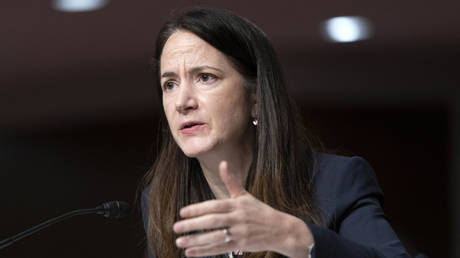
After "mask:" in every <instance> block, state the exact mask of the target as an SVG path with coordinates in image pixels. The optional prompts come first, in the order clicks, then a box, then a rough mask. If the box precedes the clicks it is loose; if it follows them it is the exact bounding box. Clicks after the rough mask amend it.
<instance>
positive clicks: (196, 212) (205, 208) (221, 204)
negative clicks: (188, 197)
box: [180, 200, 233, 218]
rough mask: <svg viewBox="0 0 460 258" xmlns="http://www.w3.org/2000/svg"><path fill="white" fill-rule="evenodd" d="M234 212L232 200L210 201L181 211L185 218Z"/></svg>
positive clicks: (192, 205)
mask: <svg viewBox="0 0 460 258" xmlns="http://www.w3.org/2000/svg"><path fill="white" fill-rule="evenodd" d="M232 210H233V205H232V202H231V201H230V200H210V201H205V202H200V203H196V204H191V205H189V206H187V207H184V208H182V209H181V210H180V215H181V217H183V218H191V217H198V216H202V215H205V214H209V213H227V212H231V211H232Z"/></svg>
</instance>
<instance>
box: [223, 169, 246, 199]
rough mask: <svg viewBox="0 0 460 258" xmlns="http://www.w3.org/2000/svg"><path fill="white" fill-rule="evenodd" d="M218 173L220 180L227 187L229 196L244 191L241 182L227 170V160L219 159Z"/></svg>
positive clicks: (237, 194)
mask: <svg viewBox="0 0 460 258" xmlns="http://www.w3.org/2000/svg"><path fill="white" fill-rule="evenodd" d="M219 174H220V178H221V179H222V182H224V184H225V186H226V187H227V191H228V193H229V194H230V197H231V198H236V197H238V196H240V195H242V194H243V193H245V190H244V187H243V185H242V183H241V182H240V181H239V180H238V178H236V177H235V176H234V175H233V174H232V173H230V172H229V171H228V163H227V161H221V162H220V164H219Z"/></svg>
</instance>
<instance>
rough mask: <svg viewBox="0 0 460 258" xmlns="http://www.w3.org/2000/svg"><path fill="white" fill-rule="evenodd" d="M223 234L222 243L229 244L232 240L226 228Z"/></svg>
mask: <svg viewBox="0 0 460 258" xmlns="http://www.w3.org/2000/svg"><path fill="white" fill-rule="evenodd" d="M223 232H224V235H225V239H224V243H228V242H230V241H231V240H232V238H231V234H230V230H229V229H228V228H224V230H223Z"/></svg>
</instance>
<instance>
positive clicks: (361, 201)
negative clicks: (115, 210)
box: [141, 153, 409, 258]
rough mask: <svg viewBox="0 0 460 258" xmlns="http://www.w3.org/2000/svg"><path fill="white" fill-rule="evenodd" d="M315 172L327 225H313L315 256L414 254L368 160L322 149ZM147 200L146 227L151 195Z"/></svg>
mask: <svg viewBox="0 0 460 258" xmlns="http://www.w3.org/2000/svg"><path fill="white" fill-rule="evenodd" d="M315 171H316V172H315V177H314V186H315V194H316V200H317V205H318V207H319V210H320V213H321V214H320V215H321V217H322V219H323V225H321V226H318V225H313V224H311V223H307V225H308V227H309V229H310V231H311V232H312V234H313V237H314V240H315V246H314V248H313V250H312V258H336V257H340V258H357V257H363V258H364V257H369V258H382V257H385V258H394V257H409V255H408V253H407V252H406V250H405V249H404V247H403V245H402V244H401V242H400V241H399V239H398V237H397V236H396V234H395V233H394V231H393V229H392V228H391V226H390V224H389V223H388V220H387V219H386V217H385V214H384V213H383V209H382V205H383V193H382V190H381V189H380V187H379V185H378V183H377V179H376V176H375V174H374V171H373V169H372V168H371V166H370V165H369V163H367V161H366V160H364V159H363V158H361V157H351V158H350V157H344V156H337V155H331V154H322V153H321V154H317V155H316V162H315ZM144 192H145V191H144ZM141 203H142V205H141V207H142V215H143V218H144V226H145V225H146V219H147V212H148V209H147V203H146V198H145V193H144V194H143V195H142V202H141ZM149 257H154V255H152V254H151V253H150V252H149Z"/></svg>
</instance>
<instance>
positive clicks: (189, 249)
mask: <svg viewBox="0 0 460 258" xmlns="http://www.w3.org/2000/svg"><path fill="white" fill-rule="evenodd" d="M229 236H231V235H228V234H226V233H225V231H224V230H223V229H219V230H214V231H211V232H207V233H201V234H193V235H188V236H183V237H180V238H178V239H177V240H176V245H177V246H178V247H179V248H186V250H185V255H186V256H192V257H193V256H213V255H218V254H223V253H226V252H229V251H232V250H234V249H236V242H234V241H231V240H230V239H229V238H228V237H229ZM226 240H227V241H226Z"/></svg>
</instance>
